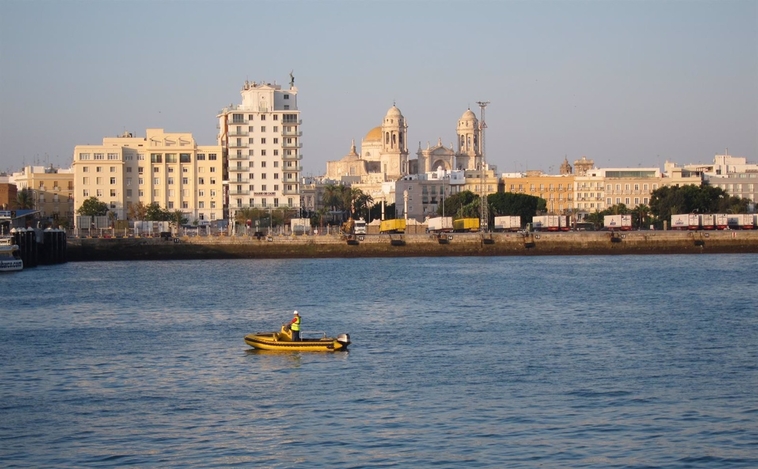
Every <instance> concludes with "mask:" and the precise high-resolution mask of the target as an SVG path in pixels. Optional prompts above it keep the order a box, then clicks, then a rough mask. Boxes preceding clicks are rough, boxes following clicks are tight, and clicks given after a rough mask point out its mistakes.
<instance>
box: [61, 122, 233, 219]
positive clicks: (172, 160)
mask: <svg viewBox="0 0 758 469" xmlns="http://www.w3.org/2000/svg"><path fill="white" fill-rule="evenodd" d="M221 151H222V148H221V146H219V145H197V144H196V143H195V139H194V138H193V137H192V134H191V133H186V132H176V133H174V132H172V133H169V132H164V130H163V129H147V131H146V136H145V137H135V136H134V135H133V134H132V133H129V132H127V133H124V134H122V135H120V136H118V137H106V138H103V143H102V144H100V145H77V146H76V147H75V148H74V163H73V172H74V181H75V187H76V190H75V191H74V207H75V209H74V211H76V210H78V209H79V207H80V206H81V205H82V203H83V202H84V201H85V200H87V199H89V198H90V197H96V198H97V199H98V200H99V201H100V202H105V203H106V204H107V205H108V207H109V210H110V211H112V212H113V213H114V214H115V217H116V219H117V220H127V219H128V218H129V209H130V208H131V207H132V206H133V205H134V204H136V203H138V202H141V203H142V204H144V205H150V204H152V203H157V204H158V205H160V207H161V208H163V209H167V210H169V211H175V210H181V211H182V213H184V214H185V216H186V217H187V218H188V221H189V222H190V223H194V222H199V223H208V222H212V221H214V220H221V219H223V218H224V198H223V196H224V192H223V179H222V169H223V167H222V162H223V161H222V157H221Z"/></svg>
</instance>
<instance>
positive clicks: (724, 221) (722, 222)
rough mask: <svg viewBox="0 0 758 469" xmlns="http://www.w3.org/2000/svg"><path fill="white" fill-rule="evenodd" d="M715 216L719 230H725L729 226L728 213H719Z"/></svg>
mask: <svg viewBox="0 0 758 469" xmlns="http://www.w3.org/2000/svg"><path fill="white" fill-rule="evenodd" d="M714 217H715V218H716V229H717V230H725V229H726V228H727V227H728V226H729V219H728V218H727V216H726V213H717V214H715V215H714Z"/></svg>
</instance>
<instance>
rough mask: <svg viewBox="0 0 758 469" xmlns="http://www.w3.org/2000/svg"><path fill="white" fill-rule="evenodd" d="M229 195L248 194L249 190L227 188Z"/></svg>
mask: <svg viewBox="0 0 758 469" xmlns="http://www.w3.org/2000/svg"><path fill="white" fill-rule="evenodd" d="M229 195H250V191H249V190H244V189H243V190H239V189H229Z"/></svg>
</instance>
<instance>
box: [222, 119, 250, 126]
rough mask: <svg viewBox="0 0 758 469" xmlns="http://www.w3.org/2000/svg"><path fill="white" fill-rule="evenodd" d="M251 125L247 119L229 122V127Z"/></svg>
mask: <svg viewBox="0 0 758 469" xmlns="http://www.w3.org/2000/svg"><path fill="white" fill-rule="evenodd" d="M249 123H250V121H248V120H247V119H242V120H236V121H235V120H230V121H227V124H229V125H247V124H249Z"/></svg>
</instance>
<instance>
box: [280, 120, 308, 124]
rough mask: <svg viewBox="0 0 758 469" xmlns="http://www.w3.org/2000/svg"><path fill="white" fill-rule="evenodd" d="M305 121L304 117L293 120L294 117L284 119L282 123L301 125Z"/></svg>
mask: <svg viewBox="0 0 758 469" xmlns="http://www.w3.org/2000/svg"><path fill="white" fill-rule="evenodd" d="M302 123H303V120H302V119H297V120H292V119H284V120H283V121H282V124H290V125H300V124H302Z"/></svg>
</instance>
